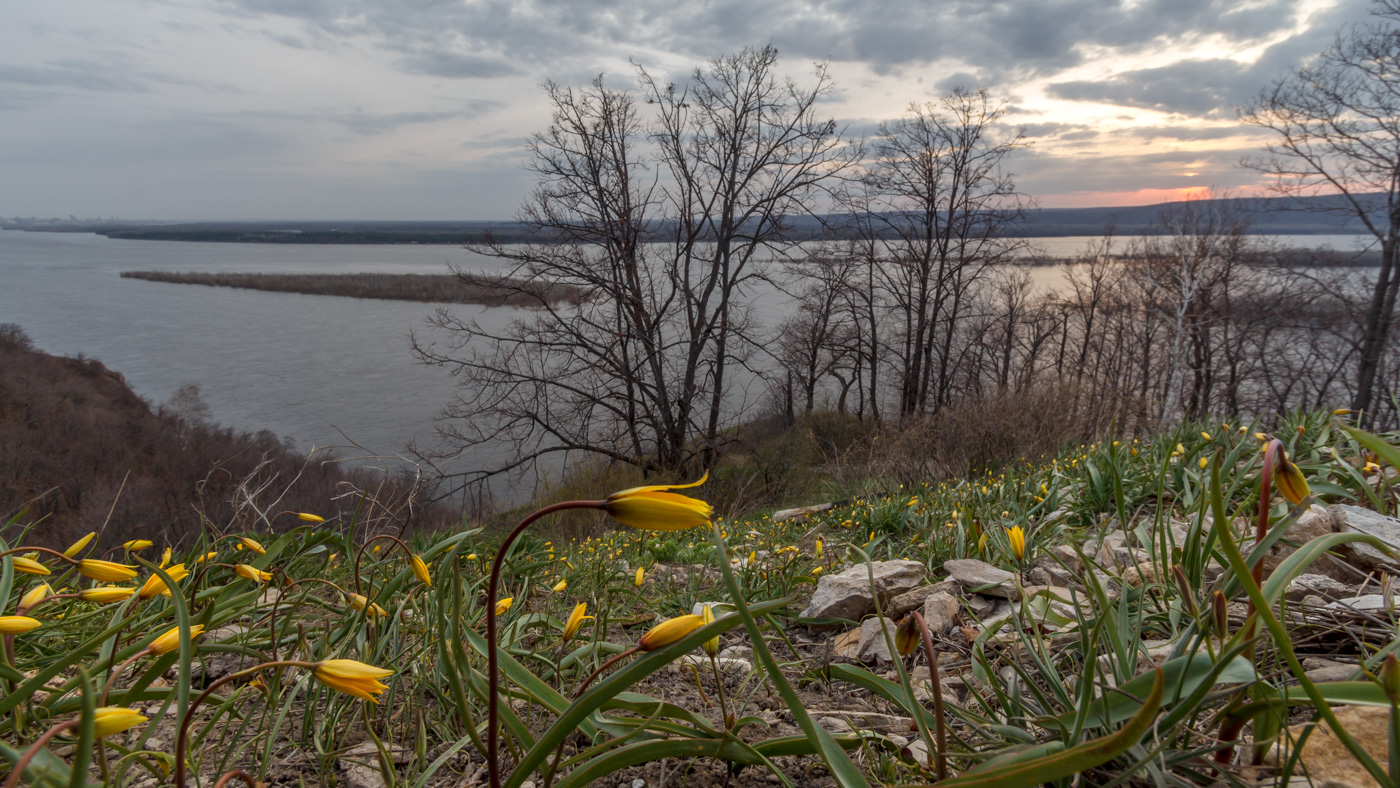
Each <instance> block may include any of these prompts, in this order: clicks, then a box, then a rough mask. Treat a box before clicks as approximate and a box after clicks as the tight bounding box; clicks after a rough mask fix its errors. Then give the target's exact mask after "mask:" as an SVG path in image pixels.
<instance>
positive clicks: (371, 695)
mask: <svg viewBox="0 0 1400 788" xmlns="http://www.w3.org/2000/svg"><path fill="white" fill-rule="evenodd" d="M311 675H313V676H315V677H316V680H317V681H319V682H321V683H322V684H324V685H325V686H327V687H330V688H331V689H333V690H335V691H336V692H342V693H345V694H346V695H352V696H354V697H356V698H359V699H360V700H367V701H369V702H370V703H378V702H379V699H378V698H376V697H375V696H376V695H382V694H384V690H387V689H389V687H388V685H386V684H383V683H382V682H380V681H379V680H380V679H386V678H388V677H390V676H392V675H394V671H392V670H386V669H384V668H378V667H375V666H374V665H366V664H365V663H363V662H357V661H355V660H353V659H328V660H325V661H324V662H318V663H316V667H314V668H312V669H311Z"/></svg>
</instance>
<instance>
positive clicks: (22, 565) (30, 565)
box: [10, 555, 53, 577]
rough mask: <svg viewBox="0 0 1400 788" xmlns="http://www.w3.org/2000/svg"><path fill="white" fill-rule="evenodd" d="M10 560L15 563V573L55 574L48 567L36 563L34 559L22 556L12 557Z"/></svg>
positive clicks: (41, 575)
mask: <svg viewBox="0 0 1400 788" xmlns="http://www.w3.org/2000/svg"><path fill="white" fill-rule="evenodd" d="M10 560H11V561H14V563H15V571H16V572H19V573H20V574H22V575H39V576H40V577H43V576H44V575H49V574H53V573H52V572H50V571H49V568H48V567H47V566H44V565H43V564H41V563H39V562H38V561H35V560H34V559H33V558H25V557H24V556H22V555H12V556H10Z"/></svg>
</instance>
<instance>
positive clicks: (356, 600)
mask: <svg viewBox="0 0 1400 788" xmlns="http://www.w3.org/2000/svg"><path fill="white" fill-rule="evenodd" d="M345 596H346V598H347V599H349V600H350V607H353V608H355V609H356V610H358V611H360V612H361V613H365V614H367V615H369V616H371V617H373V616H387V615H389V612H388V611H387V610H385V609H384V608H382V607H380V606H379V605H376V604H372V603H371V602H370V601H369V600H368V599H366V598H365V597H363V596H361V595H360V594H346V595H345Z"/></svg>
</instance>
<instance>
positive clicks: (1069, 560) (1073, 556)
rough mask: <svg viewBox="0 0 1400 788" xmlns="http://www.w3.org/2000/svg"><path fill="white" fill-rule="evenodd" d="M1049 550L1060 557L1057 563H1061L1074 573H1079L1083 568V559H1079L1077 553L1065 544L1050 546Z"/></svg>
mask: <svg viewBox="0 0 1400 788" xmlns="http://www.w3.org/2000/svg"><path fill="white" fill-rule="evenodd" d="M1050 552H1051V553H1052V554H1054V556H1055V557H1056V558H1058V559H1060V561H1059V562H1057V564H1058V563H1063V564H1064V568H1066V569H1068V570H1069V571H1070V572H1072V573H1074V574H1079V573H1080V572H1081V571H1083V569H1084V561H1083V560H1081V559H1080V557H1079V553H1077V552H1075V550H1074V548H1073V547H1070V546H1069V545H1067V544H1059V545H1055V546H1054V547H1052V548H1050Z"/></svg>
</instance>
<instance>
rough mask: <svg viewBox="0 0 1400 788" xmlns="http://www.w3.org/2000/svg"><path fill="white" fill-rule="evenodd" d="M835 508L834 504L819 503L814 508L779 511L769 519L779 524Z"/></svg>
mask: <svg viewBox="0 0 1400 788" xmlns="http://www.w3.org/2000/svg"><path fill="white" fill-rule="evenodd" d="M835 508H836V504H834V503H819V504H817V505H816V506H799V507H797V508H796V509H780V510H778V511H776V512H773V516H772V517H771V518H769V519H771V520H772V521H773V522H775V523H781V522H783V521H784V520H798V519H801V518H803V517H806V516H807V515H809V514H817V513H819V512H829V511H831V510H832V509H835Z"/></svg>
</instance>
